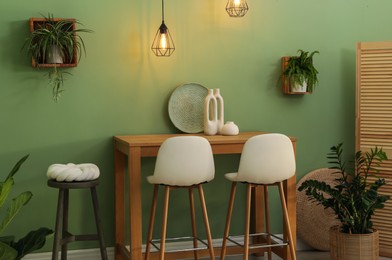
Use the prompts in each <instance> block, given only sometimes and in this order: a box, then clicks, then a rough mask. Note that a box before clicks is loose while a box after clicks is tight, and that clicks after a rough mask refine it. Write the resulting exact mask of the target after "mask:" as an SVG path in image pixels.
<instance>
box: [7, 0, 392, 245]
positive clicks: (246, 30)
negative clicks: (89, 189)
mask: <svg viewBox="0 0 392 260" xmlns="http://www.w3.org/2000/svg"><path fill="white" fill-rule="evenodd" d="M248 3H249V7H250V10H249V12H248V14H247V15H246V16H245V17H244V18H242V19H234V18H229V17H228V15H227V14H226V12H225V10H224V8H225V4H226V1H224V0H219V1H218V0H214V1H212V0H198V1H180V0H166V2H165V6H166V19H165V21H166V24H167V25H168V27H169V29H170V31H171V33H172V36H173V38H174V41H175V44H176V51H175V52H174V54H173V55H172V57H170V58H158V57H155V56H154V55H153V53H152V51H151V50H150V45H151V42H152V40H153V37H154V35H155V32H156V30H157V29H158V27H159V25H160V22H161V17H160V14H161V9H160V8H161V3H160V1H159V0H155V1H152V0H143V1H141V0H140V1H135V0H127V1H124V0H117V1H92V0H83V1H76V0H69V1H53V0H35V1H10V0H8V1H7V0H5V1H1V3H0V46H1V47H0V78H1V84H0V91H1V92H0V93H1V94H0V126H1V127H0V129H1V135H0V140H1V141H0V171H1V173H2V174H1V176H5V175H6V174H7V173H8V171H9V170H10V169H11V167H12V166H13V164H14V163H15V162H16V161H17V160H18V159H19V158H20V157H22V156H23V155H24V154H27V153H29V154H30V158H29V159H28V161H27V162H26V163H25V165H24V166H23V168H22V169H21V172H20V173H19V174H18V175H17V176H16V186H15V190H14V192H15V194H16V193H17V192H21V191H24V190H31V191H32V192H33V193H34V197H33V199H32V201H31V203H29V204H28V205H27V206H26V207H25V208H24V209H23V210H22V212H20V214H19V215H18V216H17V217H16V219H15V222H14V223H13V225H12V226H10V227H9V228H8V229H7V230H6V233H8V234H15V235H17V236H19V235H21V234H23V233H25V232H27V231H29V230H31V229H35V228H38V227H40V226H48V227H53V226H54V219H55V211H56V204H57V191H56V190H54V189H51V188H49V187H47V185H46V176H45V174H46V169H47V167H48V166H49V165H50V164H53V163H67V162H74V163H81V162H91V163H95V164H97V165H98V166H99V167H100V169H101V184H100V186H99V199H100V203H101V208H102V215H103V219H104V231H105V235H106V240H107V243H108V246H113V240H114V239H113V237H114V230H113V226H114V202H113V201H114V195H113V193H114V187H113V148H112V136H113V135H123V134H147V133H154V134H156V133H176V132H178V131H177V130H176V129H175V127H174V126H173V125H172V124H171V122H170V120H169V117H168V114H167V102H168V98H169V97H170V94H171V92H172V91H173V90H174V88H175V87H177V86H179V85H181V84H184V83H188V82H197V83H200V84H202V85H204V86H206V87H208V88H220V89H221V94H222V96H223V97H224V100H225V119H226V120H230V121H234V122H236V123H237V125H238V126H239V127H240V130H241V131H253V130H260V131H270V132H281V133H285V134H287V135H290V136H294V137H296V138H297V139H298V146H297V175H298V177H297V178H298V179H299V178H300V177H301V176H303V175H304V174H306V173H307V172H309V171H311V170H313V169H316V168H321V167H325V166H326V160H325V155H326V153H327V152H328V150H329V147H330V146H331V145H333V144H336V143H338V142H342V141H343V142H344V143H345V147H346V150H347V151H352V150H353V149H354V129H355V44H356V42H360V41H385V40H389V39H391V35H392V32H391V29H390V26H389V25H390V24H391V22H392V16H391V15H390V10H391V9H392V2H391V1H389V0H378V1H373V0H345V1H340V0H330V1H324V0H296V1H292V0H265V1H256V0H248ZM41 13H42V14H47V13H53V14H54V16H55V17H65V18H77V19H79V20H80V21H81V22H82V23H83V24H84V25H85V27H87V28H89V29H92V30H94V33H92V34H87V35H84V40H85V43H86V45H87V57H82V60H81V62H80V64H79V66H78V67H77V68H73V69H69V70H68V71H69V72H70V73H72V75H70V76H68V77H67V79H66V82H65V88H66V90H65V92H64V94H63V96H62V98H61V100H60V102H59V103H57V104H56V103H54V102H53V101H52V99H51V89H50V88H49V87H48V86H47V82H46V78H45V77H44V74H45V70H44V69H41V70H38V69H33V68H32V67H31V64H30V58H29V57H28V56H27V55H26V53H24V52H21V46H22V45H23V42H24V39H25V37H27V35H28V33H29V26H28V19H29V18H30V17H40V16H41V15H40V14H41ZM298 49H304V50H310V51H312V50H318V51H320V55H317V56H316V57H315V65H316V66H317V68H318V69H319V72H320V74H319V75H320V77H319V80H320V85H319V86H318V87H317V88H316V91H315V93H313V94H312V95H306V96H285V95H283V94H282V93H281V90H280V85H279V83H278V79H279V74H280V58H281V57H282V56H288V55H294V54H296V51H297V50H298ZM216 159H217V162H216V164H217V167H216V168H217V177H216V181H214V182H213V183H210V184H208V185H206V196H207V203H208V205H207V206H208V209H209V211H210V212H209V213H210V218H211V225H212V231H213V237H214V238H216V237H221V236H222V235H221V234H222V232H223V222H224V217H225V213H226V205H227V201H228V195H229V194H228V193H229V189H230V187H229V186H230V184H229V183H227V182H226V181H224V178H223V177H222V175H223V173H224V172H227V171H234V170H236V167H237V163H238V157H237V156H217V157H216ZM153 165H154V159H145V160H144V161H143V174H144V176H146V175H147V174H149V173H151V172H152V170H153ZM143 189H144V190H145V192H144V193H143V207H144V208H143V209H144V211H145V212H146V215H145V217H146V218H145V219H147V215H148V214H147V213H148V211H149V207H150V198H151V192H152V189H151V187H150V185H148V184H146V182H145V180H144V178H143ZM85 205H90V198H89V194H88V193H83V192H75V193H73V195H72V197H71V212H73V213H72V219H74V220H73V221H72V222H71V228H72V229H73V230H74V231H75V233H78V232H82V233H83V232H89V231H91V230H94V226H93V221H92V215H91V214H90V212H89V210H90V208H89V207H86V206H85ZM181 209H182V208H181V207H179V206H177V208H176V210H173V211H171V213H172V215H171V218H172V219H175V220H174V221H175V222H176V223H178V225H179V226H178V227H179V228H177V229H175V230H177V231H178V230H182V227H186V226H188V222H187V221H183V220H181V215H182V214H184V215H185V216H186V218H187V217H188V213H187V212H184V213H181V214H178V212H181ZM273 212H274V214H280V212H279V209H278V208H275V209H273ZM241 216H242V215H238V217H241ZM174 221H172V223H173V222H174ZM146 222H147V221H144V224H146ZM276 226H279V225H276ZM237 229H238V228H237ZM177 231H175V232H174V233H176V232H177ZM178 232H179V231H178ZM51 243H52V240H49V242H48V244H47V245H46V246H45V248H44V249H43V250H44V251H49V250H50V248H51ZM82 246H83V247H96V246H97V245H96V244H91V245H90V244H83V245H82ZM75 247H78V246H77V245H75ZM79 247H80V245H79Z"/></svg>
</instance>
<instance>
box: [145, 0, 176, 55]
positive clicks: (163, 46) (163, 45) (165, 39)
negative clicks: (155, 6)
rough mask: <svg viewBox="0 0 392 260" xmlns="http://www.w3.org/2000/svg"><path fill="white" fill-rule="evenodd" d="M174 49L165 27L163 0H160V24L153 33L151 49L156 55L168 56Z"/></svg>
mask: <svg viewBox="0 0 392 260" xmlns="http://www.w3.org/2000/svg"><path fill="white" fill-rule="evenodd" d="M175 49H176V48H175V46H174V42H173V39H172V37H171V34H170V31H169V28H167V26H166V24H165V5H164V0H162V24H161V26H159V28H158V30H157V33H156V34H155V38H154V41H153V43H152V45H151V50H152V51H153V52H154V54H155V55H156V56H158V57H168V56H170V55H171V54H172V53H173V52H174V50H175Z"/></svg>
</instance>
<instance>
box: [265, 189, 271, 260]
mask: <svg viewBox="0 0 392 260" xmlns="http://www.w3.org/2000/svg"><path fill="white" fill-rule="evenodd" d="M263 188H264V207H265V225H266V231H267V243H268V244H269V245H271V225H270V223H271V222H270V211H269V203H268V186H267V185H265V186H264V187H263ZM271 251H272V250H271V247H268V260H271V258H272V256H271Z"/></svg>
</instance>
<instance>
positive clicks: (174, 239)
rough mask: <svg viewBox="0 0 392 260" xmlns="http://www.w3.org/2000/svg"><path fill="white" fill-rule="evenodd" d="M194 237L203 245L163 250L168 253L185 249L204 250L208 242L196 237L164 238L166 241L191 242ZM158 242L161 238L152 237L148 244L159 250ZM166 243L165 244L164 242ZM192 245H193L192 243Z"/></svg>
mask: <svg viewBox="0 0 392 260" xmlns="http://www.w3.org/2000/svg"><path fill="white" fill-rule="evenodd" d="M194 239H196V240H197V241H198V242H200V243H202V244H203V246H198V247H186V248H181V249H167V248H166V250H165V252H167V253H170V252H186V251H197V250H204V249H207V248H208V244H207V243H206V242H205V241H203V240H201V239H200V238H198V237H173V238H166V240H165V241H166V242H169V243H170V242H178V241H184V243H186V242H189V243H191V242H193V240H194ZM160 242H161V239H152V240H151V241H150V244H151V245H152V246H153V247H155V249H156V250H158V251H159V250H160V245H159V244H160ZM166 245H167V244H166ZM192 246H193V245H192Z"/></svg>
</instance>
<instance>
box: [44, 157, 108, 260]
mask: <svg viewBox="0 0 392 260" xmlns="http://www.w3.org/2000/svg"><path fill="white" fill-rule="evenodd" d="M47 176H48V178H49V180H48V186H49V187H52V188H58V189H59V197H58V203H57V216H56V227H55V232H54V241H53V251H52V260H57V259H58V252H59V251H60V248H61V259H67V244H68V243H71V242H74V241H85V240H98V241H99V246H100V251H101V259H102V260H107V259H108V257H107V252H106V248H105V242H104V237H103V228H102V221H101V218H100V216H99V214H98V212H99V206H98V197H97V191H96V186H97V185H98V184H99V179H98V177H99V168H98V167H97V166H96V165H95V164H92V163H82V164H73V163H68V164H52V165H50V166H49V168H48V171H47ZM86 188H89V189H90V192H91V198H92V203H93V209H94V217H95V223H96V227H97V233H96V234H88V235H73V234H71V233H70V232H69V231H68V204H69V190H70V189H86Z"/></svg>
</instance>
